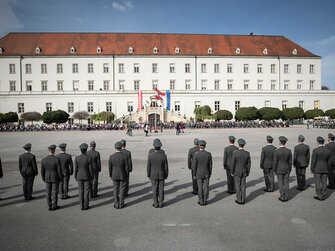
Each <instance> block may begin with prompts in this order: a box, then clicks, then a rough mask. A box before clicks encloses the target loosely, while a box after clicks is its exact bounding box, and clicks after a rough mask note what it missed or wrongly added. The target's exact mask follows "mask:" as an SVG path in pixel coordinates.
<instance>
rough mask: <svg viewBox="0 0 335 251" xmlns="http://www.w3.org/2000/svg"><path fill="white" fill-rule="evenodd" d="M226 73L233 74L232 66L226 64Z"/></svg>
mask: <svg viewBox="0 0 335 251" xmlns="http://www.w3.org/2000/svg"><path fill="white" fill-rule="evenodd" d="M227 72H228V73H232V72H233V65H232V64H227Z"/></svg>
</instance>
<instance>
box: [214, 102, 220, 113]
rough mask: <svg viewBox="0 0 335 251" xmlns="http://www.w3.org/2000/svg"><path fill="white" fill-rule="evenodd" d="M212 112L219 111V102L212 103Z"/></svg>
mask: <svg viewBox="0 0 335 251" xmlns="http://www.w3.org/2000/svg"><path fill="white" fill-rule="evenodd" d="M214 110H215V111H218V110H220V101H214Z"/></svg>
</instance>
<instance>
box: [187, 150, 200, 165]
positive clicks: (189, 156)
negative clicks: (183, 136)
mask: <svg viewBox="0 0 335 251" xmlns="http://www.w3.org/2000/svg"><path fill="white" fill-rule="evenodd" d="M199 149H200V148H199V146H194V147H192V148H190V149H189V150H188V157H187V166H188V169H192V160H193V156H194V154H195V153H196V152H197V151H199Z"/></svg>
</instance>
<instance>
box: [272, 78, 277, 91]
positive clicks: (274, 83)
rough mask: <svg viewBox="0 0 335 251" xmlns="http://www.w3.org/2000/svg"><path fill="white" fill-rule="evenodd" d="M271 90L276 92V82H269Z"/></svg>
mask: <svg viewBox="0 0 335 251" xmlns="http://www.w3.org/2000/svg"><path fill="white" fill-rule="evenodd" d="M271 90H272V91H273V90H276V81H275V80H272V81H271Z"/></svg>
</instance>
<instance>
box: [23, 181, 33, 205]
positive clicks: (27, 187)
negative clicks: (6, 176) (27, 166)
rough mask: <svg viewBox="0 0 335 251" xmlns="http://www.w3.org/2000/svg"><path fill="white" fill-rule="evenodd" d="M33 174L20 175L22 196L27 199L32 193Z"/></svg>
mask: <svg viewBox="0 0 335 251" xmlns="http://www.w3.org/2000/svg"><path fill="white" fill-rule="evenodd" d="M34 179H35V175H27V176H23V177H22V183H23V195H24V198H25V199H27V200H29V199H31V197H32V194H33V185H34Z"/></svg>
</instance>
